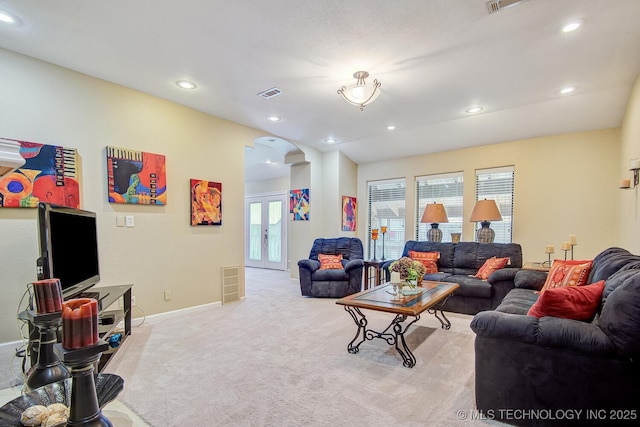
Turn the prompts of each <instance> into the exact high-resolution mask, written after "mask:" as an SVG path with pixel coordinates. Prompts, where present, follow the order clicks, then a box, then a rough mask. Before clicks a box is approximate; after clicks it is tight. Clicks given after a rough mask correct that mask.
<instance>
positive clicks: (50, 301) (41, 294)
mask: <svg viewBox="0 0 640 427" xmlns="http://www.w3.org/2000/svg"><path fill="white" fill-rule="evenodd" d="M33 288H34V291H35V294H36V311H37V313H38V314H44V313H57V312H59V311H62V286H61V285H60V280H58V279H44V280H39V281H37V282H33Z"/></svg>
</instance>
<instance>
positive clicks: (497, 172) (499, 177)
mask: <svg viewBox="0 0 640 427" xmlns="http://www.w3.org/2000/svg"><path fill="white" fill-rule="evenodd" d="M513 177H514V167H513V166H506V167H502V168H493V169H478V170H476V200H482V199H493V200H495V201H496V204H497V205H498V209H500V215H501V216H502V221H493V222H491V228H492V229H493V231H495V233H496V238H495V240H494V242H495V243H511V241H512V237H513V234H512V230H513ZM478 228H480V223H476V230H477V229H478Z"/></svg>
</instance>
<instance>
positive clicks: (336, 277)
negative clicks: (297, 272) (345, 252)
mask: <svg viewBox="0 0 640 427" xmlns="http://www.w3.org/2000/svg"><path fill="white" fill-rule="evenodd" d="M311 279H312V280H313V281H317V280H322V281H340V280H342V281H348V280H349V273H347V272H346V271H344V270H343V269H340V270H337V269H332V270H316V271H314V272H313V273H311Z"/></svg>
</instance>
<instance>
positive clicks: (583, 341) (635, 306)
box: [471, 248, 640, 426]
mask: <svg viewBox="0 0 640 427" xmlns="http://www.w3.org/2000/svg"><path fill="white" fill-rule="evenodd" d="M545 278H546V273H541V272H534V271H525V270H522V271H521V272H520V273H518V275H517V277H516V280H515V286H516V288H515V289H514V290H512V291H511V292H509V294H508V295H507V296H506V297H505V298H504V300H503V302H502V304H500V305H499V306H498V307H497V308H496V310H495V311H485V312H482V313H478V314H477V315H476V316H474V318H473V320H472V322H471V329H473V331H474V332H475V333H476V339H475V353H476V357H475V360H476V362H475V365H476V369H475V371H476V372H475V396H476V405H477V409H478V410H480V411H482V412H484V413H485V414H486V413H490V414H491V415H492V417H494V418H496V419H502V420H503V421H505V422H508V423H513V424H516V425H533V426H542V425H562V426H564V425H603V426H605V425H606V426H609V425H618V424H621V423H622V424H627V423H628V424H629V425H638V424H639V420H640V366H639V365H640V256H637V255H632V254H631V253H629V252H628V251H627V250H625V249H621V248H609V249H607V250H605V251H603V252H601V253H600V254H598V255H597V256H596V257H595V258H594V260H593V267H592V270H591V273H590V275H589V278H588V281H587V283H595V282H598V281H600V280H605V288H604V292H603V295H602V301H601V306H600V308H599V311H598V313H597V314H596V316H595V318H594V319H593V320H592V321H591V322H581V321H576V320H569V319H561V318H557V317H550V316H549V317H542V318H540V319H538V318H536V317H533V316H527V312H528V310H529V308H530V307H531V306H532V305H533V304H534V302H535V301H536V300H537V299H538V295H539V294H537V293H536V291H537V290H540V289H541V288H542V286H543V285H544V282H545ZM514 410H518V411H521V412H519V413H520V414H525V413H526V414H543V415H544V414H546V413H550V414H558V413H560V414H568V413H570V414H573V415H576V414H578V411H582V412H581V415H580V416H579V417H577V418H575V419H572V420H571V419H566V418H565V419H548V418H547V419H544V418H543V417H541V416H536V417H527V418H519V419H516V418H514V417H513V414H515V412H513V411H514ZM510 411H511V412H510ZM522 411H524V412H522ZM541 411H549V412H541ZM588 411H590V412H588ZM509 414H511V416H510V415H509ZM588 414H590V415H588ZM589 416H590V418H589Z"/></svg>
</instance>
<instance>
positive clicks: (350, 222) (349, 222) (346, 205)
mask: <svg viewBox="0 0 640 427" xmlns="http://www.w3.org/2000/svg"><path fill="white" fill-rule="evenodd" d="M357 216H358V204H357V203H356V198H355V197H349V196H342V231H356V217H357Z"/></svg>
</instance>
